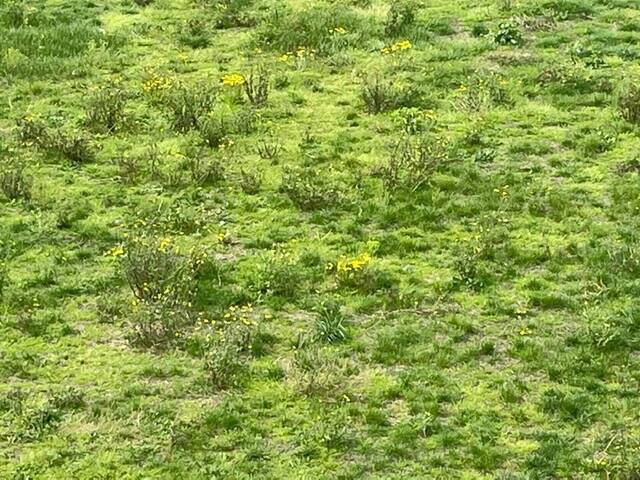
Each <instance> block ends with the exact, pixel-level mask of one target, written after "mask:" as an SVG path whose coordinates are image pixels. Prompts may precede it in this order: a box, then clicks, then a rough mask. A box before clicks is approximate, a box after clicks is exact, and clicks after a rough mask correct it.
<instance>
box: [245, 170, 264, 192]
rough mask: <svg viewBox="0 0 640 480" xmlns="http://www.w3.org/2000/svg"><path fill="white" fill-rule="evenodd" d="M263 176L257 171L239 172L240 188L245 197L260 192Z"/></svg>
mask: <svg viewBox="0 0 640 480" xmlns="http://www.w3.org/2000/svg"><path fill="white" fill-rule="evenodd" d="M262 179H263V176H262V174H261V173H260V172H258V171H248V170H245V169H242V170H240V188H242V191H243V192H244V193H246V194H247V195H255V194H257V193H258V192H260V188H261V187H262Z"/></svg>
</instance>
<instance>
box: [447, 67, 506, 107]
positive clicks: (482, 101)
mask: <svg viewBox="0 0 640 480" xmlns="http://www.w3.org/2000/svg"><path fill="white" fill-rule="evenodd" d="M504 83H505V82H504V80H503V79H501V78H500V77H498V75H496V74H494V73H492V72H480V73H477V74H475V75H473V76H472V77H471V78H469V80H468V82H467V83H466V84H462V85H461V86H460V87H459V88H458V91H457V92H456V99H455V106H456V108H458V109H459V110H463V111H466V112H482V111H483V110H486V109H487V108H491V107H495V106H502V105H510V104H511V103H512V100H511V98H510V96H509V93H508V91H507V89H506V88H505V86H504V85H503V84H504Z"/></svg>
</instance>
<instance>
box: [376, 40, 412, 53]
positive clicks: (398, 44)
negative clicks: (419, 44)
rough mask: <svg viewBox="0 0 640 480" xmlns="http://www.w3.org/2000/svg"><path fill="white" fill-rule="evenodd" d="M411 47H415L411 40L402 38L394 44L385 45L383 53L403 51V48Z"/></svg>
mask: <svg viewBox="0 0 640 480" xmlns="http://www.w3.org/2000/svg"><path fill="white" fill-rule="evenodd" d="M411 48H413V45H411V42H410V41H409V40H401V41H399V42H396V43H394V44H393V45H390V46H388V47H384V48H383V49H382V54H383V55H386V54H388V53H396V52H401V51H403V50H409V49H411Z"/></svg>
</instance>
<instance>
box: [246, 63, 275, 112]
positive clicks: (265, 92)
mask: <svg viewBox="0 0 640 480" xmlns="http://www.w3.org/2000/svg"><path fill="white" fill-rule="evenodd" d="M242 87H243V89H244V93H245V95H246V97H247V100H249V103H251V105H253V106H254V107H262V106H264V105H265V104H266V103H267V99H268V98H269V89H270V80H269V73H268V72H267V70H265V69H264V68H259V69H257V70H252V71H251V73H249V75H247V76H246V77H245V79H244V83H243V84H242Z"/></svg>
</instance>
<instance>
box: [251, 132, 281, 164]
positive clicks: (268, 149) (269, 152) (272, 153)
mask: <svg viewBox="0 0 640 480" xmlns="http://www.w3.org/2000/svg"><path fill="white" fill-rule="evenodd" d="M256 152H257V154H258V155H260V158H262V159H263V160H275V159H276V158H277V157H278V156H279V155H280V152H282V144H281V143H280V142H279V141H277V140H276V139H275V138H273V137H269V138H263V139H261V140H259V141H258V143H257V144H256Z"/></svg>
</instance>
